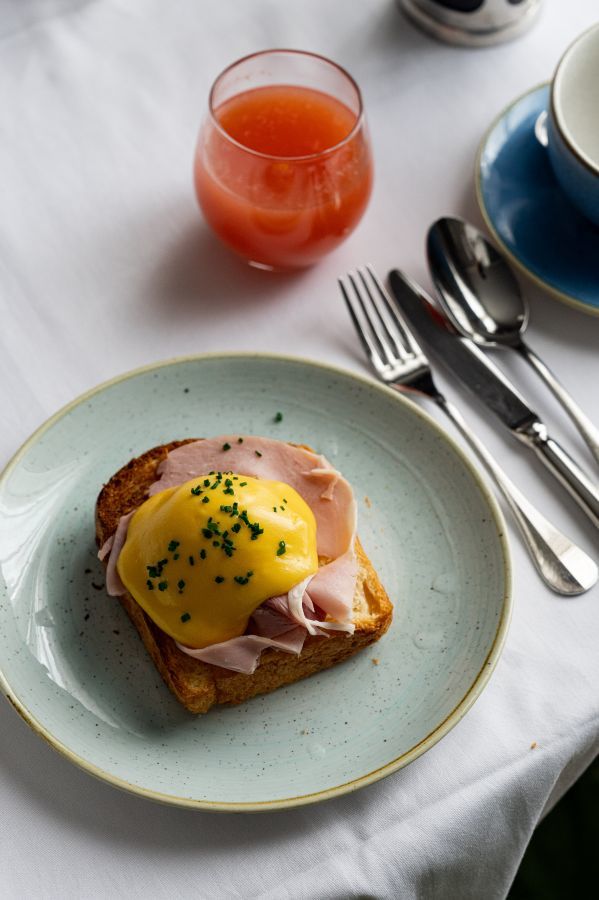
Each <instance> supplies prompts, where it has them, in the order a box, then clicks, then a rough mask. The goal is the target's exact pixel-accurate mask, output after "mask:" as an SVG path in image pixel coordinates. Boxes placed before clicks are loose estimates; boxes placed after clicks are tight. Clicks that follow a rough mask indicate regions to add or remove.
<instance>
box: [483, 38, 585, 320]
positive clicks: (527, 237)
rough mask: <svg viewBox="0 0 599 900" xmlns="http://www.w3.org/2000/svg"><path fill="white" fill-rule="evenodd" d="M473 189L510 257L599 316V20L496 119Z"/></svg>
mask: <svg viewBox="0 0 599 900" xmlns="http://www.w3.org/2000/svg"><path fill="white" fill-rule="evenodd" d="M476 190H477V198H478V202H479V205H480V208H481V211H482V214H483V217H484V219H485V221H486V224H487V226H488V228H489V229H490V231H491V233H492V234H493V235H494V237H495V239H496V240H497V242H498V243H499V244H500V245H501V246H502V247H503V249H504V250H505V252H506V253H507V255H508V256H509V257H511V259H512V261H513V262H514V264H515V265H516V266H518V267H519V268H520V269H521V270H524V271H525V272H526V274H527V275H528V276H529V277H531V278H532V279H533V280H534V281H536V282H537V284H539V285H540V286H542V287H543V288H544V289H545V290H548V291H549V292H550V293H552V294H553V295H554V296H556V297H557V298H558V299H560V300H563V301H564V302H566V303H568V304H570V305H572V306H575V307H576V308H577V309H580V310H582V311H583V312H586V313H591V314H594V315H599V25H595V26H593V27H592V28H590V29H589V30H588V31H586V32H584V34H582V35H581V36H580V37H579V38H578V39H577V40H576V41H574V43H573V44H571V45H570V47H568V49H567V50H566V52H565V53H564V55H563V56H562V58H561V60H560V62H559V63H558V66H557V69H556V71H555V75H554V77H553V80H552V81H551V83H548V84H543V85H540V86H539V87H536V88H533V89H532V90H530V91H528V92H527V93H526V94H524V95H523V96H521V97H519V98H518V99H517V100H515V101H514V102H513V103H512V104H511V105H510V106H509V107H508V108H507V109H506V110H504V111H503V112H502V113H501V115H500V116H499V117H498V118H497V119H496V120H495V122H494V123H493V124H492V125H491V127H490V128H489V130H488V132H487V133H486V135H485V136H484V138H483V140H482V143H481V146H480V149H479V152H478V157H477V163H476Z"/></svg>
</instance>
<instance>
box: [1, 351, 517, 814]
mask: <svg viewBox="0 0 599 900" xmlns="http://www.w3.org/2000/svg"><path fill="white" fill-rule="evenodd" d="M250 358H251V359H256V360H271V361H275V362H279V363H292V364H300V365H305V366H310V367H312V368H315V369H320V370H322V371H323V372H332V373H334V374H336V375H341V376H343V377H345V378H349V379H350V380H354V381H357V382H358V383H359V384H360V385H362V386H366V387H367V388H368V389H371V390H375V391H378V392H380V393H382V394H384V395H385V396H387V397H390V398H393V400H394V401H395V402H397V403H399V404H400V405H404V406H406V407H408V408H409V410H410V411H411V413H412V414H415V415H416V416H417V417H419V418H421V419H422V421H423V422H425V423H426V424H427V425H428V427H429V428H431V429H432V430H433V432H435V433H436V435H437V437H438V438H440V439H441V440H442V441H444V442H445V444H446V445H449V447H450V448H451V449H452V450H453V452H454V453H455V454H456V455H457V456H458V458H459V459H460V460H461V462H462V463H463V465H464V466H465V468H466V469H467V471H468V472H469V474H470V476H471V477H472V479H473V481H474V482H475V484H476V485H477V487H478V489H479V491H480V492H481V494H482V496H483V498H484V500H485V501H486V503H487V505H488V507H489V510H490V512H491V514H492V517H493V522H494V524H495V528H496V532H497V538H498V542H499V549H500V551H501V556H502V563H503V576H504V592H503V599H502V608H501V614H500V616H499V620H498V623H497V630H496V632H495V636H494V638H493V641H492V643H491V646H490V648H489V652H488V654H487V656H486V658H485V660H484V662H483V664H482V666H481V668H480V670H479V672H478V673H477V675H476V677H475V678H474V679H473V681H472V683H471V685H470V687H469V688H468V690H467V691H466V693H465V694H464V696H463V697H462V699H461V700H460V701H459V702H458V703H457V704H456V706H455V707H454V708H453V710H452V711H451V712H450V713H449V714H448V715H447V716H446V717H445V719H443V721H441V722H440V723H439V724H438V725H437V726H436V727H435V728H434V729H433V730H432V731H431V732H430V733H429V734H428V735H426V736H425V737H424V738H423V739H422V740H421V741H419V742H418V743H417V744H415V745H414V746H413V747H411V748H410V749H409V750H407V751H405V752H404V753H402V754H401V755H400V756H398V757H397V758H395V759H393V760H391V761H390V762H388V763H385V765H383V766H379V767H378V768H377V769H374V770H373V771H371V772H368V773H366V774H365V775H360V776H358V777H357V778H353V779H351V780H350V781H347V782H344V783H342V784H339V785H335V786H334V787H330V788H325V789H323V790H321V791H315V792H310V793H307V794H301V795H299V796H296V797H283V798H280V799H278V800H259V801H249V802H240V801H226V802H224V801H219V800H201V799H196V798H193V797H178V796H175V795H174V794H165V793H163V792H160V791H155V790H153V789H151V788H146V787H142V786H141V785H137V784H133V783H132V782H129V781H127V780H126V779H123V778H119V777H118V776H116V775H113V774H111V773H110V772H108V771H106V770H105V769H102V768H101V767H100V766H97V765H95V764H94V763H92V762H90V761H89V760H87V759H85V757H83V756H80V755H79V754H78V753H75V751H73V750H71V749H70V747H68V746H67V745H66V744H64V743H63V742H62V741H61V740H59V739H58V738H57V737H56V736H55V735H54V734H52V732H51V731H50V730H49V729H48V728H46V727H45V726H44V725H42V723H41V722H39V721H38V719H37V718H36V717H35V716H34V715H33V714H32V713H31V712H30V711H29V709H28V708H27V706H26V704H25V703H24V702H23V701H21V700H20V699H19V697H17V696H16V694H15V692H14V691H13V689H12V688H11V686H10V683H9V680H8V678H7V677H6V675H5V673H4V671H3V670H2V669H0V690H1V691H2V693H3V694H4V695H5V697H6V699H7V700H8V701H9V703H10V705H11V706H12V707H13V709H14V710H15V711H16V712H17V713H18V715H19V716H20V717H21V718H22V719H23V720H24V721H25V723H26V724H27V725H28V726H29V727H30V728H31V729H32V731H34V732H35V733H36V734H37V735H39V737H41V738H42V739H43V740H44V741H45V742H46V743H47V744H49V746H50V747H52V749H53V750H56V751H57V752H58V753H60V754H61V755H62V756H64V757H66V758H67V759H68V760H69V761H70V762H72V763H74V764H75V765H76V766H77V767H78V768H80V769H83V770H84V771H85V772H87V773H88V774H90V775H93V776H94V777H95V778H97V779H98V780H100V781H103V782H104V783H108V784H110V785H112V786H113V787H116V788H119V789H120V790H123V791H125V792H127V793H130V794H134V795H136V796H140V797H144V798H146V799H150V800H154V801H156V802H158V803H162V804H165V805H168V806H175V807H179V808H186V809H196V810H201V811H204V812H270V811H274V810H281V809H291V808H295V807H299V806H306V805H308V804H312V803H317V802H322V801H324V800H330V799H333V798H334V797H339V796H342V795H344V794H348V793H351V792H352V791H355V790H358V789H359V788H362V787H366V786H368V785H370V784H374V783H375V782H377V781H380V780H381V779H382V778H385V777H387V775H391V774H393V772H397V771H398V770H399V769H402V768H404V766H407V765H408V764H409V763H411V762H413V761H414V760H415V759H417V758H418V757H419V756H422V754H423V753H425V752H426V751H427V750H430V749H431V747H433V746H434V745H435V744H436V743H437V742H438V741H440V740H441V739H442V738H443V737H445V735H446V734H447V733H448V732H449V731H451V729H452V728H453V727H454V726H455V725H457V724H458V722H459V721H460V720H461V719H462V718H463V717H464V715H465V714H466V713H467V712H468V710H469V709H470V708H471V707H472V706H473V704H474V703H475V701H476V700H477V699H478V697H479V696H480V695H481V693H482V692H483V690H484V688H485V687H486V685H487V683H488V681H489V679H490V677H491V675H492V673H493V671H494V669H495V666H496V665H497V663H498V661H499V658H500V656H501V653H502V650H503V647H504V644H505V640H506V637H507V633H508V629H509V624H510V620H511V615H512V608H513V598H512V564H511V554H510V547H509V542H508V538H507V527H506V523H505V519H504V516H503V513H502V511H501V509H500V507H499V504H498V502H497V500H496V499H495V497H494V496H493V494H492V493H491V490H490V489H489V488H488V487H487V485H486V483H485V481H484V480H483V477H482V475H481V474H480V473H479V472H478V471H477V469H476V468H475V466H474V463H473V462H472V461H471V460H470V459H469V458H468V456H467V455H466V453H465V451H464V450H463V449H462V447H460V445H459V444H458V443H457V441H456V440H455V438H453V437H452V436H451V435H450V434H448V433H447V432H446V431H445V430H444V429H443V428H442V427H441V425H440V424H439V423H438V422H437V421H436V420H435V419H434V418H433V417H432V416H431V415H430V414H429V413H428V412H427V411H426V410H424V409H422V407H420V406H419V405H418V404H417V403H415V402H414V401H412V400H411V399H409V398H408V397H405V396H404V395H403V394H400V393H399V392H398V391H396V390H393V389H392V388H390V387H388V386H387V385H385V384H383V383H381V382H379V381H377V380H376V379H375V378H372V377H370V376H366V375H362V374H360V373H357V372H353V371H352V370H350V369H346V368H343V367H342V366H337V365H334V364H330V363H325V362H321V361H320V360H314V359H308V358H305V357H301V356H292V355H289V354H282V353H267V352H253V351H245V352H244V351H239V352H236V351H228V352H219V351H214V352H209V353H196V354H189V355H183V356H174V357H170V358H168V359H165V360H159V361H157V362H153V363H147V364H145V365H142V366H138V367H136V368H134V369H129V370H127V371H125V372H122V373H121V374H119V375H116V376H114V377H113V378H109V379H107V380H105V381H102V382H100V383H99V384H97V385H95V386H94V387H92V388H90V389H89V390H87V391H84V392H83V393H82V394H79V395H78V396H76V397H75V398H74V399H73V400H71V401H69V402H68V403H66V404H65V405H64V406H62V407H60V408H59V409H58V410H57V411H56V412H55V413H53V414H52V415H51V416H50V417H49V418H48V419H46V420H45V421H44V422H42V424H41V425H40V426H38V428H36V429H35V431H33V433H32V434H31V435H30V436H29V437H28V438H27V439H26V440H25V441H24V442H23V443H22V444H21V446H20V447H19V448H18V449H17V450H16V452H15V453H14V454H13V455H12V456H11V457H10V458H9V460H8V462H7V463H6V465H5V466H4V467H3V469H2V470H1V471H0V490H1V489H3V487H4V485H5V482H6V481H7V479H8V478H9V476H10V475H11V473H12V471H13V470H14V469H15V468H16V467H17V466H18V464H19V462H20V460H21V458H22V457H23V456H24V455H25V454H26V453H27V452H28V450H29V449H30V448H31V447H32V446H34V445H35V444H36V443H37V441H38V440H39V439H40V438H41V437H42V436H43V434H44V433H45V432H46V431H48V430H49V429H50V428H52V426H53V425H55V424H56V423H57V422H59V421H60V420H61V419H63V418H64V417H65V416H66V415H67V414H68V413H69V412H70V411H71V410H73V409H75V408H77V407H78V406H80V405H81V404H82V403H85V402H87V401H88V400H89V399H90V398H92V397H93V396H95V395H96V394H100V393H102V392H103V391H105V390H107V389H108V388H111V387H114V386H116V385H118V384H120V383H122V382H124V381H128V380H129V379H131V378H135V377H137V376H139V375H143V374H145V373H148V372H152V371H156V370H160V369H163V368H166V367H168V366H177V365H181V364H182V363H190V362H201V361H204V360H211V359H213V360H217V359H222V360H233V359H250Z"/></svg>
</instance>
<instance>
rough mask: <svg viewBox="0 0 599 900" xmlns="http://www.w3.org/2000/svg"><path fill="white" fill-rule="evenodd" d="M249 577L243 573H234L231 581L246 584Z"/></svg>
mask: <svg viewBox="0 0 599 900" xmlns="http://www.w3.org/2000/svg"><path fill="white" fill-rule="evenodd" d="M249 580H250V579H249V578H247V577H245V576H244V575H236V576H235V577H234V578H233V581H236V582H237V584H247V583H248V581H249Z"/></svg>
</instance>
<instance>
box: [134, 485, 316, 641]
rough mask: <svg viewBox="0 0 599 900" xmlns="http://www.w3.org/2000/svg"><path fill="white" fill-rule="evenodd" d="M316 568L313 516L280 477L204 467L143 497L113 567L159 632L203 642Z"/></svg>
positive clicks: (234, 630)
mask: <svg viewBox="0 0 599 900" xmlns="http://www.w3.org/2000/svg"><path fill="white" fill-rule="evenodd" d="M317 569H318V555H317V552H316V522H315V519H314V514H313V513H312V510H311V509H310V507H309V506H308V505H307V504H306V503H305V501H304V500H303V499H302V498H301V497H300V495H299V494H298V493H297V492H296V491H295V490H294V489H293V488H292V487H290V485H288V484H284V483H283V482H280V481H266V480H262V479H259V478H252V477H249V476H244V475H239V474H235V473H232V472H210V473H208V474H206V475H203V476H201V477H197V478H193V479H192V480H191V481H188V482H186V483H185V484H183V485H180V486H179V487H172V488H167V489H166V490H164V491H161V492H160V493H158V494H155V495H154V496H153V497H150V499H148V500H146V501H145V503H143V504H142V505H141V506H140V507H139V509H138V510H137V511H136V512H135V514H134V515H133V517H132V519H131V521H130V523H129V529H128V532H127V540H126V541H125V545H124V547H123V549H122V550H121V553H120V555H119V558H118V562H117V570H118V573H119V575H120V577H121V580H122V582H123V584H124V585H125V587H126V588H127V590H128V591H129V593H130V594H131V595H132V596H133V598H134V599H135V600H136V601H137V602H138V603H139V605H140V606H141V607H142V608H143V609H144V610H145V612H146V613H147V614H148V615H149V616H150V618H151V619H152V620H153V621H154V622H155V623H156V624H157V625H158V626H159V627H160V628H161V629H162V630H163V631H165V632H166V633H167V634H169V635H171V637H173V638H175V640H177V641H179V642H180V643H181V644H185V645H186V646H188V647H194V648H199V647H207V646H209V645H210V644H215V643H220V642H221V641H226V640H228V639H229V638H232V637H237V636H238V635H241V634H243V633H244V631H245V630H246V628H247V624H248V620H249V617H250V616H251V614H252V613H253V611H254V610H255V609H256V608H257V607H258V606H260V604H261V603H263V602H264V601H265V600H267V599H268V598H269V597H276V596H279V595H280V594H285V593H287V592H288V591H289V590H290V588H292V587H293V586H294V585H296V584H298V583H299V582H300V581H303V579H304V578H306V577H307V576H309V575H312V574H314V573H315V572H316V571H317Z"/></svg>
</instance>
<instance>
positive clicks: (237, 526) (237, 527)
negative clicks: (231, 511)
mask: <svg viewBox="0 0 599 900" xmlns="http://www.w3.org/2000/svg"><path fill="white" fill-rule="evenodd" d="M231 531H234V532H235V534H237V533H238V532H240V531H241V525H240V524H239V522H235V524H234V525H233V526H232V527H231Z"/></svg>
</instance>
